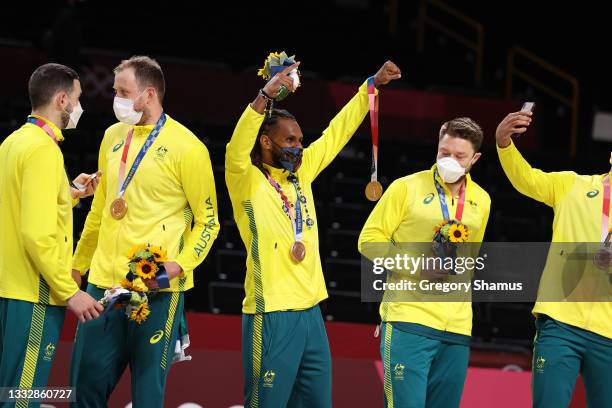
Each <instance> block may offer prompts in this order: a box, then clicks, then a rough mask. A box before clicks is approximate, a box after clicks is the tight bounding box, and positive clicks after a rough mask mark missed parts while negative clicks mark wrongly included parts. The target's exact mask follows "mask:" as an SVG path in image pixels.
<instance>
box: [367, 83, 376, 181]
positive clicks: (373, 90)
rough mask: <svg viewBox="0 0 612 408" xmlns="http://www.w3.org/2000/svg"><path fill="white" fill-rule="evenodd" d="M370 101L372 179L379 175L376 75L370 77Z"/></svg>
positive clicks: (374, 179)
mask: <svg viewBox="0 0 612 408" xmlns="http://www.w3.org/2000/svg"><path fill="white" fill-rule="evenodd" d="M368 101H369V106H370V129H371V131H372V167H371V169H370V174H371V176H370V179H371V181H376V178H377V177H378V95H376V88H375V87H374V77H369V78H368Z"/></svg>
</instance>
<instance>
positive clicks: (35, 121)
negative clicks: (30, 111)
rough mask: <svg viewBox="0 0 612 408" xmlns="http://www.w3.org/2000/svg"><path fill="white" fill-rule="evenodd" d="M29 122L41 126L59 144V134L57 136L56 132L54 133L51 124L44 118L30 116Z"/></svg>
mask: <svg viewBox="0 0 612 408" xmlns="http://www.w3.org/2000/svg"><path fill="white" fill-rule="evenodd" d="M27 123H31V124H33V125H36V126H38V127H39V128H41V129H42V130H44V131H45V133H47V134H48V135H49V137H50V138H51V139H53V141H54V142H55V144H58V142H57V136H55V133H53V129H51V126H49V125H48V124H47V123H46V122H45V121H44V120H42V119H38V118H35V117H34V116H29V117H28V120H27Z"/></svg>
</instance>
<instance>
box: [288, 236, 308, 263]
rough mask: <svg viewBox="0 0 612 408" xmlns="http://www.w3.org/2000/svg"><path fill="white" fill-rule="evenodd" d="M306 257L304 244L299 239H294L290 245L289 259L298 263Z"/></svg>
mask: <svg viewBox="0 0 612 408" xmlns="http://www.w3.org/2000/svg"><path fill="white" fill-rule="evenodd" d="M305 257H306V246H305V245H304V243H303V242H301V241H295V242H294V243H293V245H292V246H291V259H293V260H294V261H295V262H297V263H300V262H302V261H303V260H304V258H305Z"/></svg>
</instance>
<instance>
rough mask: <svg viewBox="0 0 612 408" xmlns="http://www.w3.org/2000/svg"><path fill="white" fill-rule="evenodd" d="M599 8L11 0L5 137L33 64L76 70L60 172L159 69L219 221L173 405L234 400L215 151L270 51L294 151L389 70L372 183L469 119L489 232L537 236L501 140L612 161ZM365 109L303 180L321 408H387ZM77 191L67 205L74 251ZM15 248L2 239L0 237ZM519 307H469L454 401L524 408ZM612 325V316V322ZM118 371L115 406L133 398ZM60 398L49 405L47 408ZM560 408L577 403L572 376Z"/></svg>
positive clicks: (233, 303)
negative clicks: (503, 130) (529, 108)
mask: <svg viewBox="0 0 612 408" xmlns="http://www.w3.org/2000/svg"><path fill="white" fill-rule="evenodd" d="M599 7H600V6H598V5H597V4H596V3H595V2H593V3H592V5H589V2H582V3H581V6H580V7H578V6H576V4H575V3H572V2H570V3H567V4H564V3H563V2H561V3H559V2H555V3H551V2H529V3H524V2H523V3H520V2H510V1H505V0H502V1H498V2H472V1H461V2H459V1H452V2H450V1H449V2H442V1H438V0H424V1H419V0H413V1H408V0H405V1H403V0H380V1H374V0H333V1H321V0H311V1H302V2H246V3H245V4H241V3H240V2H207V1H206V2H196V1H193V2H181V1H165V2H154V1H150V2H142V1H93V0H83V1H67V2H66V1H64V2H62V1H44V2H28V3H26V2H5V4H4V5H3V8H2V11H0V13H1V15H2V24H0V61H1V73H2V74H1V75H0V141H2V140H3V139H4V138H5V137H6V136H8V135H9V134H10V133H11V132H12V131H14V130H15V129H17V128H18V127H19V126H21V125H22V123H23V122H24V121H25V118H26V117H27V115H28V114H29V101H28V97H27V81H28V78H29V76H30V74H31V73H32V71H33V70H34V69H35V68H36V67H37V66H39V65H41V64H43V63H46V62H59V63H63V64H66V65H69V66H71V67H74V68H75V69H77V71H78V72H79V75H80V77H81V83H82V87H83V96H82V97H81V104H82V106H83V108H84V109H85V113H84V114H83V117H82V119H81V121H80V122H79V126H78V129H76V130H69V131H66V132H65V135H66V140H65V142H64V143H63V144H62V150H63V153H64V157H65V163H66V167H67V171H68V173H69V175H71V176H72V177H74V176H75V175H77V174H78V173H79V172H94V171H95V170H97V154H98V148H99V144H100V141H101V140H102V136H103V133H104V130H105V129H106V128H107V127H108V126H110V125H111V124H113V123H115V122H116V120H115V117H114V115H113V110H112V99H113V96H114V93H113V89H112V85H113V72H112V69H113V67H115V66H116V65H117V64H118V63H119V62H120V60H121V59H124V58H128V57H129V56H131V55H149V56H151V57H154V58H156V59H157V60H158V61H159V62H160V64H161V66H162V68H163V70H164V74H165V78H166V89H167V90H166V96H165V101H164V108H165V111H166V112H168V113H169V114H170V115H171V116H172V117H174V118H175V119H177V120H178V121H180V122H181V123H183V124H184V125H186V126H187V127H188V128H189V129H190V130H192V131H193V132H194V133H195V134H196V135H197V136H198V137H199V138H200V139H201V140H202V141H203V142H204V143H205V144H206V146H207V148H208V150H209V151H210V154H211V159H212V164H213V170H214V175H215V182H216V188H217V196H218V209H219V220H220V222H221V230H220V234H219V237H218V238H217V240H216V241H215V243H214V247H213V249H212V251H211V252H210V254H209V255H208V257H207V258H206V260H205V261H204V263H203V264H202V265H201V266H200V267H199V268H198V269H197V270H196V272H195V279H196V287H195V288H194V289H193V290H191V291H189V292H188V294H187V295H186V307H187V311H188V313H187V318H188V322H189V328H190V336H191V341H192V345H191V347H190V348H189V349H188V352H189V353H188V354H191V355H192V356H193V360H192V361H191V362H183V363H179V364H177V365H175V366H174V367H173V368H172V370H171V371H170V376H169V380H168V386H167V390H166V400H165V401H166V402H165V405H166V406H168V407H173V408H174V407H179V406H180V407H182V408H187V407H189V408H195V407H206V408H229V407H234V408H236V407H241V406H242V403H243V402H242V387H243V381H244V380H243V377H242V363H241V357H240V342H241V340H240V336H241V323H240V313H241V303H242V299H243V297H244V289H243V283H244V275H245V260H246V252H245V248H244V245H243V243H242V241H241V239H240V236H239V233H238V229H237V228H236V224H235V223H234V221H233V215H232V209H231V204H230V200H229V197H228V193H227V188H226V186H225V181H224V155H225V146H226V144H227V142H228V141H229V139H230V137H231V135H232V131H233V128H234V126H235V124H236V121H237V119H238V118H239V116H240V114H241V112H242V111H243V109H244V108H245V106H246V104H247V103H249V102H250V101H252V100H253V98H254V97H255V96H256V95H257V92H258V90H259V89H260V88H261V87H262V86H263V85H264V81H263V80H262V79H261V78H259V77H257V75H256V73H257V69H258V68H259V67H260V66H261V65H262V63H263V60H264V59H265V57H266V56H267V55H268V53H269V52H271V51H281V50H286V51H287V52H288V53H290V54H295V55H296V56H297V59H298V60H299V61H301V62H302V64H301V67H300V69H301V72H302V87H301V88H300V89H299V90H298V91H297V92H296V93H295V95H292V96H291V97H289V98H287V99H286V100H285V101H283V102H281V104H280V107H282V108H285V109H287V110H289V111H290V112H292V113H293V114H294V115H295V116H296V117H297V119H298V121H299V123H300V126H301V127H302V129H303V131H304V135H305V141H304V144H305V146H307V145H308V144H309V143H310V142H311V141H313V140H315V138H316V137H318V136H319V135H320V134H321V131H322V130H323V129H324V128H325V127H326V125H327V123H328V122H329V120H330V119H331V118H332V117H333V116H334V114H335V113H336V112H337V111H339V109H340V108H341V107H342V106H343V104H344V103H346V102H347V101H348V100H349V98H350V97H351V96H352V94H353V93H354V92H355V90H356V89H357V86H358V85H359V84H361V83H362V81H363V80H364V79H365V78H367V77H368V76H370V75H373V74H374V73H375V72H376V70H377V69H378V68H379V67H380V66H381V64H382V63H384V62H385V61H386V60H387V59H390V60H392V61H394V62H395V63H396V64H397V65H398V66H399V67H400V68H401V70H402V78H401V80H399V81H395V82H393V83H392V84H390V85H389V86H388V87H387V88H385V89H384V90H383V91H382V92H381V97H380V119H379V122H380V156H379V179H380V181H381V182H382V184H383V186H384V187H385V188H386V187H388V185H389V184H390V183H391V181H392V180H394V179H396V178H398V177H401V176H404V175H407V174H410V173H412V172H415V171H420V170H423V169H426V168H430V167H431V165H432V164H433V163H434V162H435V154H436V146H437V142H438V137H437V133H438V130H439V127H440V125H441V124H442V123H443V122H444V121H446V120H449V119H451V118H453V117H457V116H469V117H472V118H473V119H475V120H476V121H477V122H478V123H479V124H480V125H481V126H482V127H483V130H484V134H485V139H484V145H483V148H482V153H483V157H482V159H481V160H480V161H479V162H478V164H477V165H476V166H475V167H474V170H473V172H472V176H473V177H474V179H475V180H477V181H478V183H479V184H480V185H481V186H483V187H484V188H485V189H486V190H487V191H488V192H489V193H490V195H491V199H492V208H491V216H490V219H489V223H488V227H487V231H486V236H485V240H486V241H497V242H503V241H525V242H530V241H544V242H546V241H550V239H551V231H552V227H551V225H552V216H553V212H552V210H551V209H550V208H548V207H546V206H545V205H543V204H540V203H537V202H535V201H534V200H531V199H529V198H527V197H525V196H523V195H521V194H519V193H518V192H517V191H516V190H514V188H513V187H512V186H511V185H510V183H509V181H508V179H507V178H506V177H505V176H504V174H503V172H502V170H501V166H500V163H499V160H498V158H497V153H496V151H495V129H496V126H497V124H498V123H499V122H500V121H501V120H502V119H503V118H504V117H505V115H506V114H507V113H509V112H513V111H518V110H519V109H520V107H521V104H522V102H524V101H527V100H530V101H535V102H536V109H535V116H534V124H533V126H531V127H530V129H529V131H528V132H527V133H526V134H525V135H524V136H521V137H520V138H519V139H518V140H517V141H516V143H517V145H518V146H519V147H520V149H521V151H522V152H523V154H524V155H525V157H526V158H527V159H528V160H529V161H530V163H532V164H533V165H534V166H537V167H539V168H541V169H543V170H546V171H556V170H574V171H576V172H578V173H580V174H595V173H603V172H606V171H607V170H608V169H609V157H610V141H611V140H612V121H611V120H610V117H611V116H610V115H612V113H608V112H612V98H610V97H609V94H610V91H611V90H612V77H611V76H610V69H609V64H608V63H607V62H606V61H608V60H609V56H608V55H607V54H608V50H609V44H608V41H609V35H608V33H607V31H608V30H607V29H608V27H609V21H607V20H608V16H607V15H605V13H602V10H600V9H599ZM370 155H371V141H370V125H369V119H368V118H367V117H366V119H365V120H364V122H363V124H362V126H361V127H360V129H359V130H358V132H357V134H356V135H355V136H354V138H353V139H352V140H351V141H350V142H349V143H348V145H347V146H346V147H345V148H344V150H343V151H342V152H341V153H340V155H339V157H337V159H336V160H334V161H333V163H332V164H331V165H330V166H329V167H328V168H327V169H326V170H325V171H324V172H323V173H322V174H321V175H320V176H319V178H318V179H317V181H316V182H315V183H314V196H315V199H316V202H315V205H316V209H317V214H318V219H319V230H320V231H319V232H320V243H321V247H320V253H321V259H322V261H323V271H324V274H325V280H326V282H327V288H328V291H329V295H330V297H329V299H327V300H326V301H324V302H323V303H322V305H321V309H322V312H323V315H324V319H325V320H326V322H327V328H328V336H329V341H330V346H331V351H332V357H333V393H334V394H333V400H334V406H335V407H368V408H369V407H382V406H383V386H382V378H383V377H382V366H381V362H380V354H379V344H380V339H379V338H374V329H375V326H376V324H377V323H378V322H379V314H378V304H375V303H364V302H362V301H361V298H360V255H359V253H358V251H357V238H358V235H359V232H360V230H361V228H362V226H363V224H364V222H365V220H366V218H367V216H368V214H369V212H370V211H371V210H372V208H373V204H372V203H370V202H369V201H367V200H366V199H365V197H364V194H363V187H364V185H365V183H366V182H367V181H368V179H369V175H370V174H369V170H370ZM90 203H91V199H85V200H83V201H82V202H81V203H80V204H79V206H78V207H77V208H75V210H74V234H75V244H76V242H77V241H78V237H79V235H80V232H81V230H82V227H83V223H84V221H85V217H86V215H87V212H88V210H89V206H90ZM0 239H9V237H0ZM532 306H533V305H532V304H528V303H474V305H473V310H474V320H473V321H474V327H473V338H472V344H471V356H470V368H469V370H468V377H467V381H466V385H465V390H464V394H463V400H462V405H461V407H463V408H472V407H475V408H479V407H493V406H495V407H513V408H514V407H528V406H531V402H530V401H531V396H530V372H531V357H532V356H531V353H532V351H531V350H532V344H533V336H534V333H535V327H534V319H533V316H532V315H531V308H532ZM68 315H69V316H68V317H67V320H66V324H65V327H64V331H63V334H62V343H61V344H60V347H59V348H58V354H57V356H56V358H55V364H54V368H53V371H52V375H51V380H50V384H52V385H55V386H61V385H64V386H65V385H66V384H67V380H68V368H69V357H70V349H71V343H72V339H73V337H74V327H75V321H74V318H73V317H72V315H71V314H68ZM611 324H612V323H611ZM129 390H130V385H129V381H128V379H127V378H126V377H125V376H124V378H123V380H122V381H121V383H120V385H119V386H118V388H117V390H116V391H115V393H114V395H113V397H112V399H111V401H110V406H112V407H125V406H128V404H130V393H129ZM55 406H63V405H62V404H57V403H56V404H55ZM571 406H572V407H584V406H585V398H584V388H583V386H582V383H581V380H579V381H578V383H577V386H576V389H575V392H574V398H573V402H572V405H571Z"/></svg>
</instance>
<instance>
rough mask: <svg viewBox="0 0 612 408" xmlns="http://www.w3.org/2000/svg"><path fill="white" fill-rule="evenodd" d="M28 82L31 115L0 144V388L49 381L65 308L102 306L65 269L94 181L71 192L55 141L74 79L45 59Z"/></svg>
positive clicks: (64, 123)
mask: <svg viewBox="0 0 612 408" xmlns="http://www.w3.org/2000/svg"><path fill="white" fill-rule="evenodd" d="M28 88H29V94H30V101H31V104H32V114H31V115H30V116H29V117H28V119H27V121H26V123H25V124H24V125H23V126H21V127H20V128H19V129H17V130H16V131H15V132H13V133H12V134H11V135H10V136H8V137H7V138H6V140H4V142H3V143H2V145H0V387H11V388H15V387H21V388H26V389H27V388H32V387H45V386H46V385H47V379H48V376H49V372H50V370H51V363H52V361H53V358H54V357H55V349H56V347H57V342H58V340H59V335H60V331H61V328H62V324H63V322H64V312H65V309H66V308H65V306H66V305H67V306H68V309H70V310H71V311H72V312H74V313H75V315H76V316H77V317H78V319H79V320H81V321H84V320H90V319H92V318H96V317H98V313H99V312H101V311H102V306H101V305H100V304H98V303H97V302H96V299H93V298H92V297H91V296H89V295H88V294H86V293H85V292H83V291H81V290H79V286H78V285H77V283H76V282H75V280H74V279H73V278H72V276H71V273H70V271H71V260H72V206H73V204H76V202H77V201H78V198H79V197H86V196H88V195H91V194H93V191H94V189H95V187H96V185H97V182H96V181H95V180H91V179H90V178H89V176H88V175H85V174H81V175H80V176H79V177H78V178H77V179H75V180H74V182H77V183H81V184H86V183H87V184H88V186H87V188H86V189H85V190H84V191H82V192H79V191H78V190H76V189H72V190H71V188H70V184H69V181H68V177H67V175H66V171H65V169H64V157H63V155H62V151H61V149H60V146H59V144H58V143H59V142H60V141H62V140H63V139H64V136H63V134H62V131H61V129H70V128H74V127H76V125H77V122H78V120H79V118H80V116H81V113H82V112H83V110H82V109H81V105H80V102H79V97H80V95H81V85H80V82H79V77H78V75H77V73H76V72H75V71H74V70H73V69H71V68H69V67H66V66H64V65H60V64H45V65H42V66H40V67H39V68H37V69H36V70H35V71H34V72H33V73H32V75H31V77H30V80H29V84H28ZM71 193H72V197H71ZM27 404H28V401H27V400H22V401H19V402H18V403H17V406H26V405H27Z"/></svg>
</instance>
